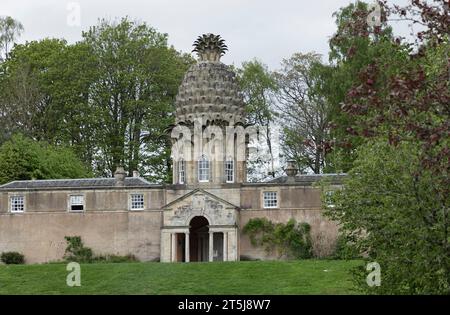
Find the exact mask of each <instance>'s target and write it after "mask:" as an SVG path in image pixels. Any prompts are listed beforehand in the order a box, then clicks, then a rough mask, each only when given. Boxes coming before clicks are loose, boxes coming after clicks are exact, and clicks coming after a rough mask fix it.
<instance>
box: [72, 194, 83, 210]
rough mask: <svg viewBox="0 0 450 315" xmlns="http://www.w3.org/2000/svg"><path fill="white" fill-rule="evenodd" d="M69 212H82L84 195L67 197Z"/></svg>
mask: <svg viewBox="0 0 450 315" xmlns="http://www.w3.org/2000/svg"><path fill="white" fill-rule="evenodd" d="M69 211H73V212H79V211H84V195H70V196H69Z"/></svg>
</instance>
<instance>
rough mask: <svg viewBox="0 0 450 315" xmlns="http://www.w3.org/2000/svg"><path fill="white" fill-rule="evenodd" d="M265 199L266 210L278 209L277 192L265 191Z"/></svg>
mask: <svg viewBox="0 0 450 315" xmlns="http://www.w3.org/2000/svg"><path fill="white" fill-rule="evenodd" d="M263 198H264V208H278V194H277V192H276V191H265V192H264V193H263Z"/></svg>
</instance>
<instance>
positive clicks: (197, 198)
mask: <svg viewBox="0 0 450 315" xmlns="http://www.w3.org/2000/svg"><path fill="white" fill-rule="evenodd" d="M202 196H205V197H208V198H207V199H206V200H208V199H210V200H213V201H215V202H218V203H220V204H223V206H224V207H225V208H228V209H229V208H233V209H239V207H238V206H236V205H234V204H232V203H231V202H228V201H226V200H225V199H222V198H220V197H218V196H216V195H214V194H212V193H210V192H208V191H206V190H204V189H201V188H197V189H194V190H193V191H191V192H189V193H187V194H185V195H183V196H181V197H179V198H177V199H175V200H173V201H171V202H169V203H168V204H166V205H165V206H163V207H162V208H163V209H169V208H173V207H174V206H176V205H177V204H179V203H185V202H186V201H188V200H189V199H190V200H191V201H192V206H193V207H194V208H196V207H198V206H200V204H199V202H201V201H203V199H204V198H201V197H202Z"/></svg>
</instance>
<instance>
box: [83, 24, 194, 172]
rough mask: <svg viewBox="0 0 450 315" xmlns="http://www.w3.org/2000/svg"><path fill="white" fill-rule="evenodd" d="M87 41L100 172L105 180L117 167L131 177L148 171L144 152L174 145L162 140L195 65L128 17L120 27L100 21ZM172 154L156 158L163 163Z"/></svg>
mask: <svg viewBox="0 0 450 315" xmlns="http://www.w3.org/2000/svg"><path fill="white" fill-rule="evenodd" d="M83 38H84V39H83V42H84V43H85V44H86V45H87V46H88V47H89V52H90V53H91V54H92V55H93V56H94V58H95V63H96V65H95V67H96V74H95V76H96V77H95V80H94V82H92V83H91V85H90V90H89V101H90V104H91V106H92V107H93V109H94V112H95V113H96V118H97V125H96V127H95V130H96V134H95V135H96V140H97V141H98V148H97V150H98V152H97V155H96V156H97V159H98V161H97V162H96V163H95V164H96V165H95V167H96V170H97V172H99V173H101V172H103V175H108V174H112V173H113V172H114V170H115V168H116V167H117V166H118V165H125V167H126V168H127V169H128V171H129V173H130V174H131V173H132V171H133V170H136V169H138V168H141V169H144V170H145V168H146V166H149V165H144V164H142V161H143V156H142V151H141V149H142V147H143V146H147V147H155V146H154V143H155V142H157V143H158V145H160V144H163V145H164V146H166V147H168V145H169V144H170V142H169V141H168V140H167V141H162V140H161V137H163V136H162V135H163V134H164V132H165V130H166V129H167V128H168V126H169V125H170V123H172V120H173V118H174V117H173V112H174V108H173V103H174V98H175V95H176V93H177V88H178V85H179V84H180V82H181V79H182V76H183V74H184V72H185V71H186V70H187V67H188V66H189V64H190V62H191V60H190V59H189V58H186V57H185V56H182V55H181V54H180V53H178V52H177V51H175V50H174V49H173V48H169V47H167V35H166V34H162V33H159V32H157V31H156V30H155V29H153V28H151V27H149V26H147V25H146V24H145V23H137V22H133V21H130V20H129V19H128V18H124V19H122V20H121V21H120V22H118V23H115V22H113V23H109V22H107V21H106V20H102V21H100V23H99V25H98V26H94V27H91V28H90V29H89V31H87V32H85V33H83ZM168 151H169V149H167V148H166V149H164V150H162V151H160V150H159V151H153V152H152V153H153V154H156V155H157V156H160V157H161V156H164V157H163V158H162V160H164V159H168V156H170V155H169V153H168ZM159 161H161V159H160V160H159ZM167 166H168V167H170V164H169V165H167ZM169 170H170V168H168V169H165V171H167V173H170V171H169ZM147 171H148V170H147ZM150 171H151V172H157V173H156V174H155V173H153V174H152V173H150V174H148V175H149V176H153V177H155V176H156V177H160V178H159V179H160V180H161V179H164V178H161V176H163V175H162V174H161V173H159V172H158V171H159V170H158V169H156V168H153V169H150Z"/></svg>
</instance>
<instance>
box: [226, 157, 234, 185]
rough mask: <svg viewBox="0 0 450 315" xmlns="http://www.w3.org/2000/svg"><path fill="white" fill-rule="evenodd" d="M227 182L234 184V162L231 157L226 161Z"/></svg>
mask: <svg viewBox="0 0 450 315" xmlns="http://www.w3.org/2000/svg"><path fill="white" fill-rule="evenodd" d="M225 180H226V182H227V183H233V182H234V160H233V159H232V158H231V157H228V158H227V160H226V161H225Z"/></svg>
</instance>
